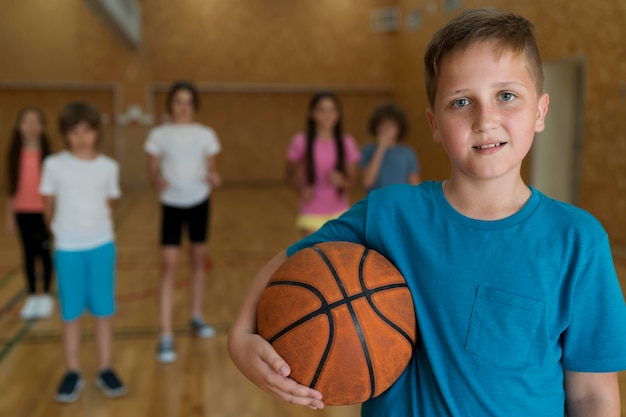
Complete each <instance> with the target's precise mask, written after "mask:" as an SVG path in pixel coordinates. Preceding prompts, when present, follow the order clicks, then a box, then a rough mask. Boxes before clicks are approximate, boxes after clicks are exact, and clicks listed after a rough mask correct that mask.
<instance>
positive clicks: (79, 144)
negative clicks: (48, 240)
mask: <svg viewBox="0 0 626 417" xmlns="http://www.w3.org/2000/svg"><path fill="white" fill-rule="evenodd" d="M59 125H60V128H61V133H62V134H63V137H64V139H65V142H66V145H67V148H68V150H66V151H62V152H59V153H56V154H54V155H52V156H49V157H47V158H46V159H45V161H44V165H43V174H42V178H41V185H40V189H39V191H40V193H41V195H42V196H43V198H44V214H45V218H46V222H47V223H48V225H49V226H50V228H51V230H52V234H53V236H54V243H55V249H54V266H55V269H56V272H57V280H58V291H59V297H60V306H61V318H62V319H63V348H64V351H65V359H66V365H67V372H66V374H65V376H64V377H63V379H62V380H61V383H60V385H59V388H58V390H57V393H56V395H55V399H56V400H57V401H59V402H63V403H69V402H73V401H74V400H76V399H77V398H78V394H79V392H80V390H81V388H82V387H83V385H84V382H83V379H82V377H81V373H80V366H79V363H78V357H79V347H80V333H81V330H80V317H81V316H82V315H83V312H84V310H85V309H87V310H89V312H90V313H91V315H92V316H93V317H94V326H95V333H96V346H97V349H98V367H99V370H100V371H99V373H98V377H97V378H96V385H97V386H98V387H99V388H100V389H101V390H102V391H103V393H104V394H105V395H106V396H108V397H118V396H121V395H124V394H125V393H126V388H125V387H124V385H123V384H122V382H121V381H120V379H119V378H118V376H117V375H116V373H115V372H114V371H113V369H112V368H111V356H112V355H111V344H112V343H111V342H112V330H111V320H110V318H111V316H112V315H113V313H114V312H115V244H114V234H113V221H112V219H111V207H112V204H113V200H114V199H117V198H119V197H120V195H121V192H120V188H119V184H118V178H119V167H118V165H117V162H115V161H114V160H112V159H110V158H108V157H106V156H104V155H102V154H100V153H99V152H98V150H97V145H98V141H99V128H100V114H99V113H98V111H97V110H96V109H95V108H94V107H92V106H91V105H89V104H86V103H84V102H73V103H70V104H68V105H67V106H66V107H65V108H64V109H63V111H62V112H61V116H60V119H59Z"/></svg>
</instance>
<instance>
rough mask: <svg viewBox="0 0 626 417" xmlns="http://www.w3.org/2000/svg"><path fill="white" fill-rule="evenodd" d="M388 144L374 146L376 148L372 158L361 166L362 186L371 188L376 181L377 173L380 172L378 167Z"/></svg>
mask: <svg viewBox="0 0 626 417" xmlns="http://www.w3.org/2000/svg"><path fill="white" fill-rule="evenodd" d="M387 148H388V146H384V145H383V144H378V145H377V146H376V150H375V151H374V154H373V155H372V159H370V162H369V163H368V164H367V166H365V167H364V168H363V174H362V177H361V183H362V185H363V188H365V189H369V188H372V186H373V185H374V183H375V182H376V178H378V174H379V173H380V167H381V166H382V163H383V158H384V157H385V152H387Z"/></svg>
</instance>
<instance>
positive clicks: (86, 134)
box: [65, 122, 98, 154]
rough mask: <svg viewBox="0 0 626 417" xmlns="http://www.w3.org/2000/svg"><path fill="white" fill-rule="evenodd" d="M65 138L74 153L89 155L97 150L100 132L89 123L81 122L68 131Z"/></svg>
mask: <svg viewBox="0 0 626 417" xmlns="http://www.w3.org/2000/svg"><path fill="white" fill-rule="evenodd" d="M65 137H66V138H67V143H68V144H69V148H70V150H71V151H72V152H73V153H81V154H82V153H89V152H93V151H94V150H95V149H96V144H97V142H98V131H97V130H96V129H94V128H93V127H91V125H90V124H89V123H87V122H80V123H79V124H77V125H76V126H74V127H72V128H71V129H70V130H68V131H67V133H66V135H65Z"/></svg>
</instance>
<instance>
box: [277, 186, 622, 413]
mask: <svg viewBox="0 0 626 417" xmlns="http://www.w3.org/2000/svg"><path fill="white" fill-rule="evenodd" d="M323 241H349V242H355V243H360V244H362V245H364V246H366V247H369V248H372V249H374V250H376V251H378V252H380V253H381V254H383V255H384V256H385V257H387V258H388V259H389V260H391V261H392V262H393V263H394V264H395V265H396V266H397V267H398V269H399V270H400V271H401V272H402V274H403V275H404V277H405V279H406V280H407V283H408V286H409V288H410V290H411V293H412V296H413V300H414V303H415V309H416V315H417V321H418V326H419V331H420V337H421V339H420V340H419V341H418V344H417V346H416V348H415V351H414V355H413V358H412V360H411V362H410V363H409V366H408V368H407V369H406V371H405V372H404V373H403V374H402V376H401V377H400V379H399V380H398V381H397V382H396V383H395V384H394V385H393V386H392V387H391V388H390V389H389V390H387V391H386V392H384V393H383V394H382V395H380V396H379V397H377V398H374V399H372V400H369V401H367V402H366V403H365V404H364V405H363V408H362V415H364V416H386V417H411V416H413V417H417V416H420V417H421V416H428V417H430V416H438V417H442V416H455V417H461V416H462V417H466V416H481V417H486V416H498V417H501V416H505V415H506V416H511V417H515V416H519V417H528V416H563V410H564V403H565V392H564V389H563V378H564V371H563V370H564V369H567V370H570V371H579V372H613V371H618V370H623V369H626V306H625V304H624V298H623V295H622V291H621V289H620V286H619V282H618V279H617V275H616V272H615V268H614V265H613V260H612V256H611V251H610V248H609V242H608V237H607V235H606V232H605V231H604V229H603V228H602V226H601V225H600V223H599V222H598V221H597V220H596V219H595V218H594V217H593V216H591V215H590V214H589V213H587V212H585V211H583V210H581V209H578V208H575V207H573V206H570V205H568V204H564V203H561V202H558V201H556V200H553V199H550V198H549V197H547V196H545V195H544V194H542V193H541V192H539V191H537V190H536V189H534V188H533V189H532V196H531V197H530V199H529V200H528V202H527V203H526V204H525V205H524V206H523V207H522V209H521V210H520V211H519V212H517V213H516V214H514V215H512V216H510V217H507V218H505V219H501V220H495V221H481V220H474V219H470V218H467V217H465V216H463V215H461V214H460V213H459V212H457V211H456V210H455V209H454V208H453V207H452V206H451V205H450V204H449V203H448V202H447V200H446V198H445V197H444V195H443V192H442V190H441V182H436V183H435V182H430V181H429V182H425V183H422V184H421V185H420V186H418V187H411V186H406V185H398V186H391V187H386V188H384V189H381V190H377V191H374V192H372V193H371V194H370V195H369V197H368V198H367V199H365V200H362V201H360V202H358V203H357V204H356V205H355V206H354V207H353V208H352V209H350V210H349V211H348V212H346V213H345V214H344V215H343V216H341V217H340V218H339V219H337V220H334V221H331V222H328V223H327V224H326V225H325V226H324V227H323V228H321V229H320V230H319V231H318V232H316V233H314V234H313V235H311V236H309V237H307V238H305V239H304V240H302V241H300V242H298V243H296V244H295V245H293V246H291V247H290V248H288V250H287V253H288V254H289V255H292V254H293V253H295V252H296V251H297V250H299V249H301V248H304V247H309V246H312V245H314V244H316V243H319V242H323Z"/></svg>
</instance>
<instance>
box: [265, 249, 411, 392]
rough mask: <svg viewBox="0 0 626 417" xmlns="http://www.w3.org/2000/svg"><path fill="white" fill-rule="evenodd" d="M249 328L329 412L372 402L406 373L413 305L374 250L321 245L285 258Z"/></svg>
mask: <svg viewBox="0 0 626 417" xmlns="http://www.w3.org/2000/svg"><path fill="white" fill-rule="evenodd" d="M257 329H258V332H259V334H260V335H261V336H263V337H264V338H265V339H266V340H268V341H269V342H270V343H271V344H272V345H273V346H274V348H275V349H276V351H277V352H278V354H280V355H281V356H282V357H283V359H285V360H286V361H287V363H288V364H289V366H290V367H291V371H292V372H291V375H290V376H291V378H293V379H294V380H296V381H297V382H299V383H300V384H303V385H307V386H309V387H311V388H315V389H317V390H318V391H320V392H321V393H322V395H323V397H324V402H325V403H326V404H329V405H347V404H355V403H360V402H363V401H365V400H367V399H369V398H372V397H375V396H377V395H379V394H381V393H382V392H384V391H385V390H386V389H387V388H389V387H390V386H391V384H393V383H394V382H395V381H396V379H398V377H399V376H400V374H401V373H402V372H403V371H404V369H405V368H406V366H407V364H408V362H409V360H410V358H411V355H412V353H413V346H414V345H415V340H416V332H417V330H416V322H415V309H414V307H413V300H412V298H411V294H410V292H409V289H408V287H407V285H406V282H405V280H404V278H403V277H402V275H401V274H400V272H399V271H398V270H397V269H396V268H395V267H394V266H393V265H392V264H391V262H389V261H388V260H387V259H386V258H384V257H383V256H382V255H381V254H379V253H378V252H376V251H373V250H370V249H367V248H365V247H363V246H361V245H357V244H354V243H348V242H328V243H321V244H318V245H316V246H313V247H311V248H307V249H303V250H301V251H299V252H297V253H295V254H294V255H293V256H291V257H290V258H289V259H287V261H285V263H283V265H281V266H280V268H279V269H278V270H277V271H276V272H275V273H274V275H273V276H272V277H271V279H270V281H269V282H268V285H267V288H266V289H265V291H264V292H263V294H262V296H261V299H260V301H259V310H258V321H257Z"/></svg>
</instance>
